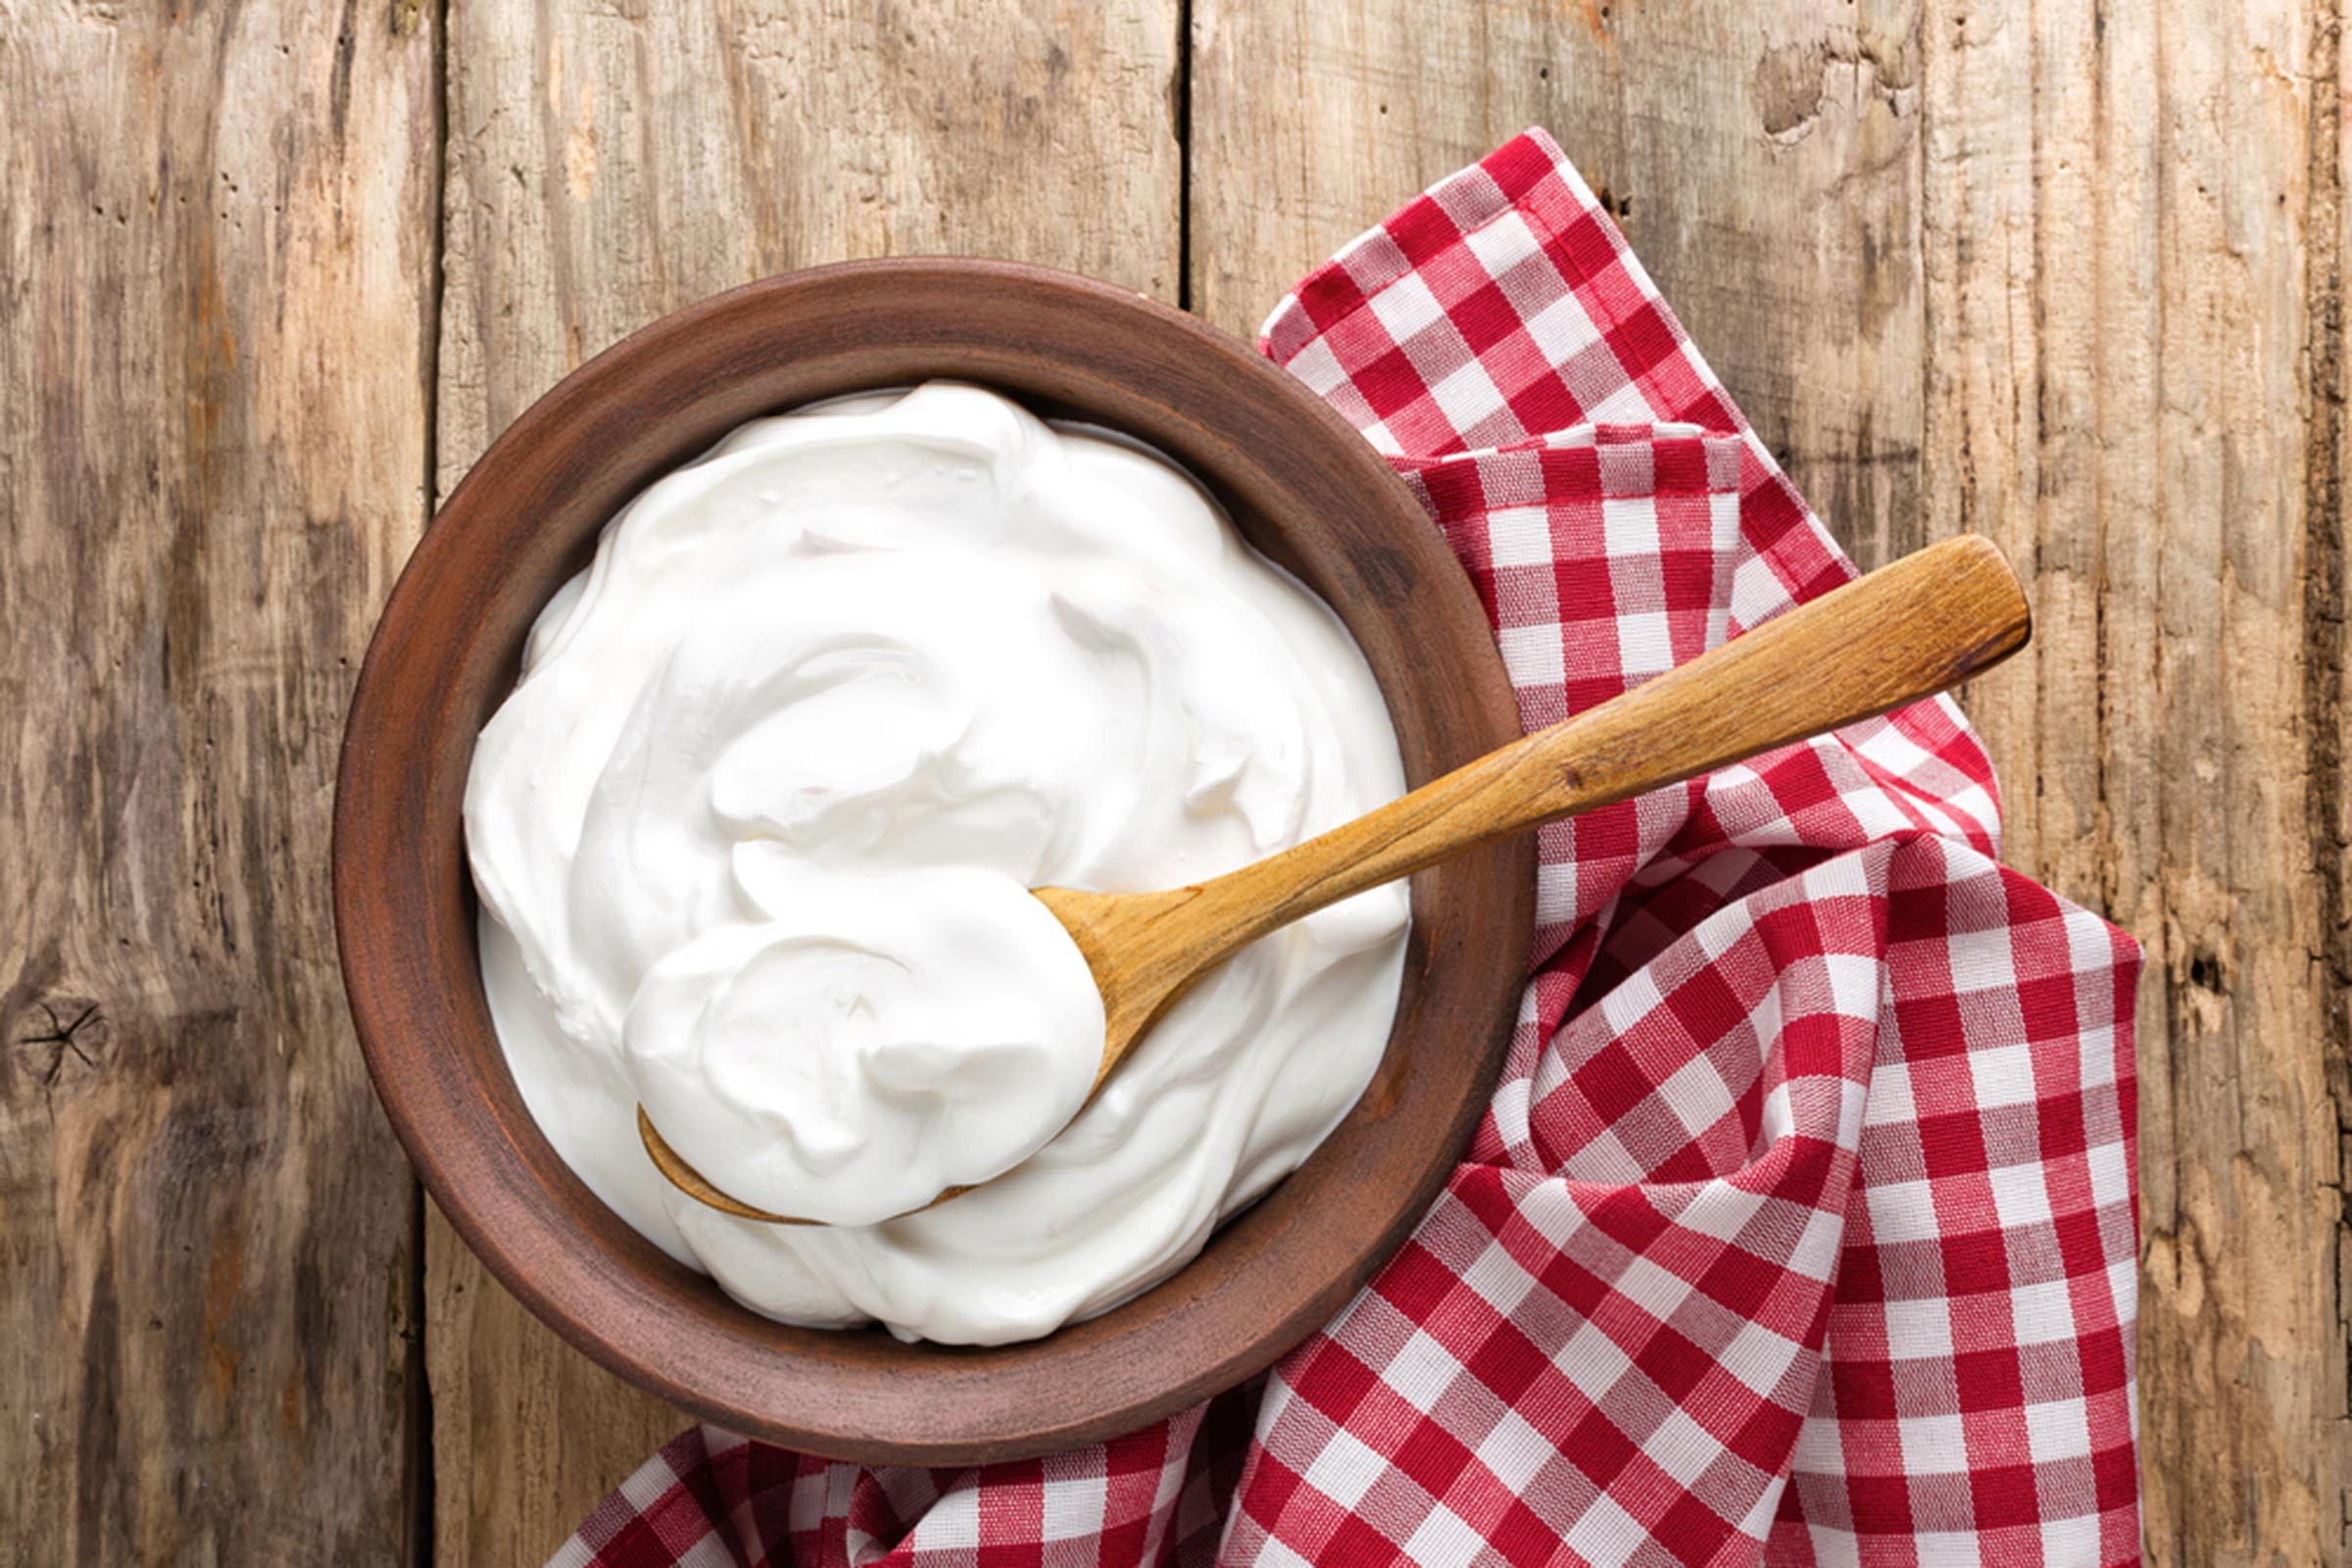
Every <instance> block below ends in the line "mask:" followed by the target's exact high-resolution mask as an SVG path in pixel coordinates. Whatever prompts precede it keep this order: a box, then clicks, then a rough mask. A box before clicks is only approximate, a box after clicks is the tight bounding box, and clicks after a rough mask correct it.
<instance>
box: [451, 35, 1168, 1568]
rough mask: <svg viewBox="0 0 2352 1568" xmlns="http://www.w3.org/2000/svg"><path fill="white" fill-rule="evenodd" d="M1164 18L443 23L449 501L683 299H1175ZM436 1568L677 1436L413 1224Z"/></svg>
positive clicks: (486, 1554)
mask: <svg viewBox="0 0 2352 1568" xmlns="http://www.w3.org/2000/svg"><path fill="white" fill-rule="evenodd" d="M1176 15H1177V13H1176V5H1175V0H1120V3H1116V4H1111V5H1106V6H1099V7H1098V6H1082V7H1068V6H1054V5H1049V4H1045V3H1042V0H1038V3H1024V0H952V3H944V4H937V5H928V6H920V7H918V6H915V5H912V4H906V3H900V4H889V5H884V6H881V7H863V6H859V7H850V8H843V7H839V6H832V5H825V4H820V3H817V0H757V3H747V4H742V5H737V6H733V7H724V8H710V9H706V8H701V7H674V8H673V7H664V6H657V5H650V4H624V5H620V6H613V5H611V4H589V3H559V4H554V5H541V6H538V7H536V8H534V7H528V6H523V5H519V4H485V3H478V0H457V3H456V4H454V5H453V6H452V8H451V14H450V21H449V26H450V32H451V40H450V41H451V52H450V72H449V102H450V139H449V153H448V188H447V202H446V212H447V234H448V244H447V280H448V281H447V293H446V296H445V306H446V309H445V313H444V318H443V322H444V330H443V336H442V353H441V374H440V401H439V431H440V457H441V474H440V480H441V484H442V487H443V489H444V491H446V489H447V487H448V486H449V485H451V484H453V483H455V482H456V480H457V479H458V477H459V476H460V475H462V473H463V472H464V470H465V467H466V465H467V464H469V463H470V462H471V461H472V460H473V458H474V457H475V456H476V455H477V454H478V453H479V452H480V450H481V449H482V447H483V446H484V445H485V444H486V443H487V442H488V440H489V438H490V437H491V436H492V435H493V434H494V433H496V432H497V431H498V430H499V429H501V428H503V427H504V426H505V425H506V424H507V423H508V422H509V421H511V420H512V419H513V418H514V417H515V415H517V414H519V413H520V412H521V411H522V409H523V408H524V407H526V406H527V405H528V404H529V402H530V401H531V400H532V399H533V398H535V397H537V396H538V395H539V393H540V392H542V391H544V390H545V389H546V388H547V387H548V386H549V385H550V384H551V383H552V382H554V381H555V380H556V378H557V377H559V376H560V375H562V374H563V373H564V371H565V370H566V369H568V368H571V367H573V366H575V365H577V364H578V363H579V362H580V361H581V360H582V359H584V358H585V357H586V356H588V355H589V354H592V353H594V352H595V351H596V350H597V349H599V348H602V347H604V346H605V345H606V344H608V343H610V342H611V341H613V339H615V338H617V337H619V336H621V335H623V334H624V333H626V332H627V331H628V330H630V329H631V328H633V327H636V326H638V325H641V324H643V323H644V322H645V321H648V320H650V319H653V318H654V317H656V316H659V315H661V314H662V312H664V311H668V310H672V309H674V308H676V307H678V306H680V305H684V304H686V303H688V302H690V301H692V300H694V299H697V298H700V297H701V296H703V295H706V294H709V293H711V292H714V291H716V290H719V289H722V288H727V287H731V286H732V285H734V284H737V283H741V282H745V281H748V280H750V279H752V278H755V277H760V276H763V275H765V274H768V273H771V272H777V271H782V270H787V269H789V268H793V267H799V266H806V265H809V264H812V263H816V262H824V261H834V260H839V259H843V258H847V257H859V256H874V255H887V254H891V253H896V252H914V251H964V252H978V253H985V254H994V255H1001V256H1011V257H1016V258H1020V259H1023V260H1029V261H1036V262H1043V263H1048V264H1051V265H1054V266H1060V267H1067V268H1073V269H1075V270H1081V271H1086V272H1091V273H1094V274H1095V275H1098V276H1102V277H1107V278H1110V279H1112V280H1114V281H1118V282H1122V283H1125V284H1128V285H1130V286H1132V287H1135V288H1138V289H1143V290H1146V291H1149V292H1152V293H1154V294H1158V295H1161V296H1163V297H1169V298H1173V297H1174V296H1175V294H1176V292H1177V285H1178V276H1179V270H1178V265H1179V248H1178V246H1179V241H1178V228H1179V221H1178V201H1179V186H1180V178H1179V172H1178V162H1177V158H1178V151H1177V149H1178V143H1177V136H1176V126H1175V123H1174V119H1173V115H1174V111H1175V105H1176V101H1177V94H1176V92H1175V90H1174V88H1175V69H1176V59H1177V49H1176ZM427 1274H428V1280H429V1287H430V1288H429V1296H430V1310H429V1324H430V1328H429V1333H428V1336H427V1339H428V1355H429V1360H430V1363H431V1369H432V1391H433V1402H434V1428H433V1430H434V1446H435V1450H436V1455H437V1463H436V1473H437V1475H438V1477H439V1491H438V1494H437V1496H436V1516H437V1519H438V1523H439V1556H440V1559H441V1560H443V1561H446V1562H450V1563H472V1562H535V1561H537V1560H539V1559H540V1557H542V1556H543V1555H544V1554H545V1553H546V1552H547V1551H549V1550H550V1549H552V1548H553V1547H554V1546H555V1544H557V1542H558V1541H559V1540H560V1539H561V1538H562V1536H563V1535H564V1532H565V1531H567V1530H568V1529H570V1528H571V1526H573V1525H574V1524H576V1523H577V1522H578V1521H579V1519H580V1517H581V1516H582V1515H583V1514H584V1513H585V1512H586V1510H587V1509H588V1507H589V1506H590V1505H591V1504H592V1503H593V1502H594V1501H595V1500H596V1498H597V1496H598V1495H601V1494H602V1493H603V1492H604V1491H606V1490H607V1489H608V1488H610V1487H611V1486H612V1485H613V1483H614V1482H615V1481H617V1480H618V1479H620V1477H621V1476H623V1475H624V1474H626V1473H627V1471H628V1470H629V1469H630V1468H631V1467H632V1466H634V1465H635V1464H636V1463H637V1462H638V1461H639V1460H641V1459H643V1458H644V1457H645V1456H646V1454H647V1453H649V1452H650V1451H651V1450H652V1448H653V1446H655V1444H656V1443H657V1442H659V1441H660V1439H661V1438H662V1437H665V1436H667V1435H668V1434H669V1433H670V1432H672V1431H674V1430H675V1429H676V1428H677V1427H678V1426H679V1425H680V1424H682V1418H681V1417H679V1416H678V1415H677V1414H676V1413H675V1412H672V1411H669V1410H667V1409H665V1408H662V1407H661V1406H659V1405H657V1404H655V1403H654V1402H653V1401H651V1400H648V1399H645V1398H643V1397H640V1396H638V1395H636V1394H634V1393H632V1392H631V1391H629V1390H628V1389H626V1388H624V1387H623V1386H622V1385H620V1384H619V1383H617V1382H615V1381H613V1379H611V1378H608V1377H606V1376H605V1375H604V1374H603V1373H601V1372H599V1371H597V1370H596V1369H595V1368H594V1367H593V1366H592V1365H590V1364H589V1363H588V1362H587V1361H586V1360H585V1359H584V1358H582V1357H580V1356H578V1355H577V1354H575V1353H574V1352H572V1351H571V1350H570V1349H568V1348H566V1347H564V1346H563V1345H562V1344H561V1343H560V1342H559V1341H558V1340H557V1339H556V1338H555V1337H554V1336H553V1335H552V1334H550V1333H548V1332H547V1331H546V1330H544V1329H542V1328H541V1327H540V1326H539V1325H538V1324H537V1323H536V1322H534V1321H532V1320H531V1319H529V1318H528V1317H527V1316H526V1315H525V1314H524V1313H523V1311H522V1310H521V1308H520V1307H518V1306H517V1305H516V1304H515V1302H514V1301H513V1299H510V1298H509V1297H508V1296H507V1295H506V1293H505V1292H503V1291H501V1290H500V1289H498V1287H497V1286H496V1284H495V1283H493V1282H492V1281H490V1280H489V1279H488V1278H487V1276H486V1275H485V1274H484V1273H483V1272H482V1271H481V1269H480V1268H479V1266H478V1265H477V1264H476V1263H475V1262H474V1260H473V1259H472V1257H471V1256H470V1255H469V1254H468V1253H467V1252H466V1250H465V1248H464V1246H463V1245H462V1244H461V1243H459V1242H457V1241H456V1240H455V1238H454V1236H453V1235H452V1234H451V1233H450V1232H449V1230H448V1228H447V1227H446V1225H444V1224H442V1223H441V1222H440V1221H439V1220H438V1218H436V1219H435V1221H434V1224H433V1228H432V1232H431V1239H430V1243H429V1246H428V1251H427Z"/></svg>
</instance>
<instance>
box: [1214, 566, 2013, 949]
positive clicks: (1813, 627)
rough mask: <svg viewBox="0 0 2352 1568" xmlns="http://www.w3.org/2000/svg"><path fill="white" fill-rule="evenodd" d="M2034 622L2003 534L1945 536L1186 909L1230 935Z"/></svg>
mask: <svg viewBox="0 0 2352 1568" xmlns="http://www.w3.org/2000/svg"><path fill="white" fill-rule="evenodd" d="M2032 633H2033V615H2032V612H2031V611H2030V609H2029V608H2028V606H2027V604H2026V596H2025V592H2024V590H2023V589H2022V588H2020V587H2019V585H2018V581H2017V575H2016V573H2015V572H2013V571H2011V570H2010V568H2009V564H2008V562H2006V561H2005V560H2003V559H2002V557H2001V553H2000V551H1999V550H1998V549H1997V548H1996V547H1995V546H1994V545H1993V544H1992V542H1991V541H1990V540H1988V539H1985V538H1983V537H1981V536H1979V535H1974V534H1963V535H1961V536H1959V537H1957V538H1952V539H1946V540H1943V541H1942V542H1941V543H1938V544H1935V545H1931V546H1929V547H1928V548H1927V549H1925V550H1921V551H1917V552H1915V553H1914V554H1912V555H1909V556H1905V557H1904V558H1903V559H1901V560H1900V561H1896V562H1894V563H1892V564H1888V565H1886V566H1882V567H1880V568H1879V569H1878V570H1877V571H1874V572H1872V573H1870V574H1869V575H1868V576H1866V577H1862V578H1859V579H1857V580H1855V581H1853V582H1850V583H1847V584H1845V585H1844V586H1842V587H1839V588H1836V589H1833V590H1832V591H1831V592H1829V593H1826V594H1823V595H1822V596H1821V597H1820V598H1818V599H1814V600H1811V601H1809V602H1808V603H1806V604H1803V605H1799V606H1798V607H1796V608H1795V609H1793V610H1790V611H1789V612H1788V613H1785V614H1781V615H1778V616H1775V617H1774V618H1773V619H1771V620H1768V621H1766V622H1764V623H1763V624H1762V625H1760V626H1757V627H1756V628H1755V629H1753V630H1752V631H1749V632H1747V633H1745V634H1744V635H1742V636H1740V637H1736V638H1734V639H1732V640H1731V641H1730V642H1727V643H1724V644H1723V645H1721V646H1720V647H1717V648H1713V649H1710V650H1709V651H1707V652H1706V653H1704V654H1701V655H1699V656H1698V657H1697V658H1696V659H1693V660H1691V661H1690V662H1688V663H1685V664H1681V665H1679V666H1677V667H1676V668H1674V669H1671V670H1668V671H1667V672H1666V673H1664V674H1662V675H1659V676H1658V677H1656V678H1655V679H1653V680H1650V681H1647V682H1644V683H1643V684H1642V685H1641V686H1638V687H1636V688H1635V689H1634V690H1632V691H1630V692H1627V693H1625V694H1624V695H1623V696H1621V697H1618V698H1615V699H1613V700H1612V701H1610V702H1607V703H1603V704H1602V705H1601V706H1600V707H1598V708H1595V709H1593V710H1591V711H1587V712H1583V713H1579V714H1578V715H1576V716H1575V717H1574V718H1570V719H1566V720H1563V721H1562V722H1560V723H1557V724H1554V725H1552V726H1551V727H1550V728H1549V729H1544V730H1540V731H1538V732H1537V733H1535V734H1533V735H1529V736H1526V737H1525V738H1523V739H1521V740H1518V741H1514V742H1512V743H1511V744H1510V745H1508V746H1504V747H1501V748H1500V749H1498V750H1496V751H1493V752H1489V753H1488V754H1487V755H1486V756H1484V757H1482V758H1480V759H1478V760H1476V761H1473V762H1469V763H1465V764H1464V765H1463V766H1461V767H1458V768H1455V769H1454V770H1453V771H1452V772H1450V773H1447V774H1446V775H1445V776H1444V777H1442V778H1437V779H1433V780H1431V781H1430V782H1429V783H1427V784H1424V785H1422V786H1421V788H1419V789H1417V790H1415V791H1413V792H1412V793H1411V794H1409V795H1406V796H1403V797H1402V798H1400V799H1398V800H1396V801H1392V802H1390V803H1389V804H1388V805H1387V806H1384V807H1381V808H1379V809H1376V810H1372V811H1368V812H1366V813H1365V814H1364V815H1362V816H1359V817H1357V818H1355V819H1354V820H1352V821H1350V822H1348V823H1346V824H1345V825H1343V826H1341V827H1337V828H1334V829H1333V830H1332V831H1330V832H1328V833H1325V834H1323V835H1322V836H1321V837H1320V838H1313V839H1309V840H1307V841H1306V842H1305V843H1303V844H1300V845H1299V846H1297V847H1296V848H1294V849H1291V850H1287V851H1285V852H1283V853H1282V854H1280V855H1276V856H1272V857H1270V858H1266V859H1263V860H1259V861H1256V862H1254V863H1253V864H1250V865H1247V866H1244V867H1243V868H1242V869H1240V870H1238V871H1234V872H1231V873H1229V874H1228V875H1225V876H1221V877H1218V878H1215V879H1214V880H1212V881H1209V882H1205V883H1202V884H1201V886H1200V887H1199V888H1197V889H1194V890H1188V891H1189V892H1190V894H1191V897H1190V898H1188V899H1186V900H1185V901H1184V902H1185V903H1186V905H1187V906H1188V907H1186V908H1185V909H1184V916H1185V923H1186V924H1187V925H1188V926H1189V927H1190V928H1191V929H1192V930H1193V931H1196V932H1201V931H1209V930H1216V929H1219V928H1220V927H1221V928H1222V929H1224V930H1227V931H1230V932H1231V934H1232V941H1231V944H1230V946H1226V947H1224V952H1225V953H1231V952H1233V951H1236V950H1238V949H1240V948H1241V947H1243V946H1244V945H1246V944H1247V943H1249V942H1251V941H1254V940H1255V939H1256V938H1258V937H1260V936H1262V935H1264V934H1265V933H1266V932H1268V931H1272V930H1274V929H1276V928H1277V927H1280V926H1284V925H1287V924H1289V923H1290V922H1291V921H1293V920H1296V919H1299V918H1300V917H1301V916H1304V915H1307V914H1311V913H1313V912H1314V911H1315V910H1317V909H1319V908H1322V907H1324V906H1325V905H1328V904H1334V903H1337V902H1338V901H1339V900H1341V899H1344V898H1347V897H1348V895H1350V894H1353V893H1360V892H1362V891H1363V890H1364V889H1366V888H1369V887H1377V886H1378V885H1379V884H1381V883H1383V882H1388V881H1393V880H1394V879H1396V878H1397V877H1400V876H1406V875H1409V874H1411V873H1412V872H1414V871H1418V870H1420V869H1421V868H1422V867H1424V866H1427V865H1430V864H1433V863H1435V862H1436V861H1439V860H1443V859H1445V858H1447V857H1449V856H1452V855H1456V854H1459V853H1460V852H1462V851H1464V850H1467V849H1470V848H1473V847H1474V846H1476V845H1480V844H1484V843H1487V842H1488V841H1490V840H1493V839H1498V838H1503V837H1506V836H1507V835H1509V834H1513V833H1517V832H1521V831H1523V830H1525V829H1527V828H1530V827H1533V826H1535V825H1536V824H1537V823H1540V822H1546V821H1549V820H1551V819H1552V818H1553V817H1558V816H1567V815H1570V814H1571V813H1574V812H1577V811H1586V810H1591V809H1593V808H1594V807H1596V806H1606V805H1608V804H1609V803H1611V802H1613V801H1622V800H1625V799H1627V798H1629V797H1631V796H1635V795H1640V794H1642V793H1644V792H1645V791H1648V790H1653V789H1657V788H1659V787H1660V786H1662V785H1667V784H1673V783H1678V782H1680V781H1682V780H1684V779H1688V778H1692V777H1695V776H1696V775H1698V774H1700V773H1704V772H1707V771H1710V770H1711V769H1714V768H1718V767H1723V766H1726V765H1728V764H1730V763H1733V762H1737V761H1739V760H1741V759H1742V758H1747V757H1753V756H1754V755H1756V754H1757V753H1758V752H1765V751H1770V750H1771V749H1772V748H1774V747H1776V746H1783V745H1786V744H1788V743H1789V742H1790V741H1795V740H1801V739H1803V738H1805V737H1806V736H1809V735H1818V734H1821V733H1823V732H1824V731H1827V730H1833V729H1837V728H1838V727H1840V726H1841V725H1845V724H1850V723H1853V722H1855V721H1856V720H1858V719H1863V718H1868V717H1870V716H1872V715H1873V714H1877V713H1884V712H1887V711H1888V710H1890V709H1895V708H1900V707H1902V706H1903V705H1904V704H1906V703H1910V702H1915V701H1917V700H1918V699H1920V698H1923V697H1930V696H1933V695H1935V694H1936V693H1937V692H1940V691H1943V690H1946V689H1947V688H1949V687H1952V686H1956V685H1958V684H1959V683H1960V682H1961V681H1963V680H1966V679H1967V678H1968V677H1969V676H1971V675H1974V674H1976V673H1977V672H1979V671H1980V670H1984V669H1987V668H1989V667H1991V666H1992V665H1994V664H1997V663H1999V662H2001V661H2002V660H2004V659H2006V658H2008V657H2009V656H2010V655H2011V654H2013V653H2015V652H2017V651H2018V650H2019V649H2020V648H2023V647H2024V646H2025V645H2026V639H2027V638H2028V637H2029V636H2031V635H2032ZM1226 922H1230V924H1227V923H1226ZM1220 956H1222V955H1220Z"/></svg>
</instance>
